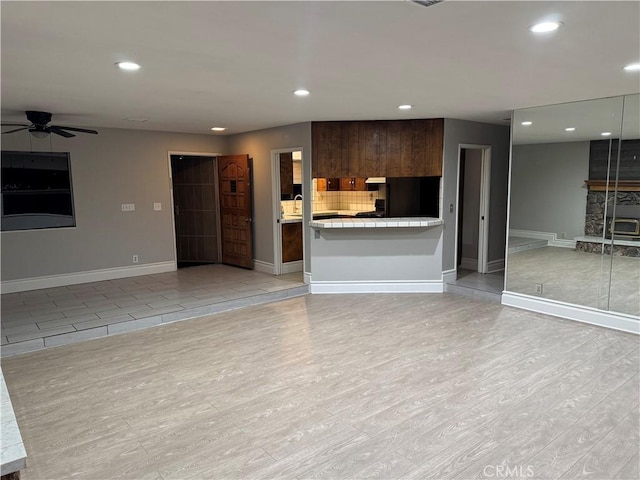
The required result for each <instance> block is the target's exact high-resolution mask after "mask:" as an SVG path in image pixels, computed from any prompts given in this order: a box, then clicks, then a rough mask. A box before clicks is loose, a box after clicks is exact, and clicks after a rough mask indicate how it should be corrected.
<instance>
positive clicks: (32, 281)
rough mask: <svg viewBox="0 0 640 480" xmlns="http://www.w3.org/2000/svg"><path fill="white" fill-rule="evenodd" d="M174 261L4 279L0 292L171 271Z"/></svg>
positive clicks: (24, 290)
mask: <svg viewBox="0 0 640 480" xmlns="http://www.w3.org/2000/svg"><path fill="white" fill-rule="evenodd" d="M176 268H177V266H176V262H173V261H171V262H158V263H148V264H145V265H135V266H130V267H115V268H103V269H101V270H90V271H86V272H75V273H65V274H62V275H47V276H43V277H31V278H23V279H21V280H5V281H3V282H2V293H16V292H26V291H28V290H39V289H41V288H51V287H64V286H67V285H77V284H79V283H88V282H100V281H102V280H114V279H116V278H126V277H137V276H140V275H151V274H153V273H164V272H173V271H174V270H176Z"/></svg>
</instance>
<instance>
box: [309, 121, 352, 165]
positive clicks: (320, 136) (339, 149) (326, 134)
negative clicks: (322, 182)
mask: <svg viewBox="0 0 640 480" xmlns="http://www.w3.org/2000/svg"><path fill="white" fill-rule="evenodd" d="M344 123H345V122H314V123H313V124H312V127H311V142H312V147H311V148H312V154H313V158H312V162H313V163H312V164H313V176H314V177H341V176H343V174H344V173H345V172H344V171H343V160H342V157H343V149H344V147H343V135H342V128H343V124H344Z"/></svg>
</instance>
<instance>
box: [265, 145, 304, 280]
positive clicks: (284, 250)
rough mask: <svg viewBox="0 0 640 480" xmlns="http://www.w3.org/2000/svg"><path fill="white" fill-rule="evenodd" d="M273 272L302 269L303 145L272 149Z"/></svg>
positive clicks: (289, 271) (279, 273) (283, 272)
mask: <svg viewBox="0 0 640 480" xmlns="http://www.w3.org/2000/svg"><path fill="white" fill-rule="evenodd" d="M271 156H272V165H273V166H272V174H273V177H272V178H273V216H274V219H275V225H274V229H273V230H274V234H273V243H274V255H273V256H274V262H273V273H274V274H275V275H282V274H287V273H295V272H302V270H303V258H304V230H305V229H304V228H303V225H304V221H303V217H304V201H303V198H302V191H303V178H304V175H303V174H302V148H285V149H278V150H272V152H271Z"/></svg>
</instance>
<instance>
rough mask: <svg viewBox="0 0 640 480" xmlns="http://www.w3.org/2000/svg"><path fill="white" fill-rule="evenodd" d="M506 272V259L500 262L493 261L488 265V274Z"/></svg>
mask: <svg viewBox="0 0 640 480" xmlns="http://www.w3.org/2000/svg"><path fill="white" fill-rule="evenodd" d="M501 270H504V258H501V259H500V260H491V261H490V262H489V263H487V273H495V272H499V271H501Z"/></svg>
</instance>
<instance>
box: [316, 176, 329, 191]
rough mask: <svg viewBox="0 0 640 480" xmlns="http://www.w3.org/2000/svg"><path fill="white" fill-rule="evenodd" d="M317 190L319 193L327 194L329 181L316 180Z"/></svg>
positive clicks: (323, 179)
mask: <svg viewBox="0 0 640 480" xmlns="http://www.w3.org/2000/svg"><path fill="white" fill-rule="evenodd" d="M316 190H317V191H318V192H326V191H327V179H326V178H318V179H316Z"/></svg>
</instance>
